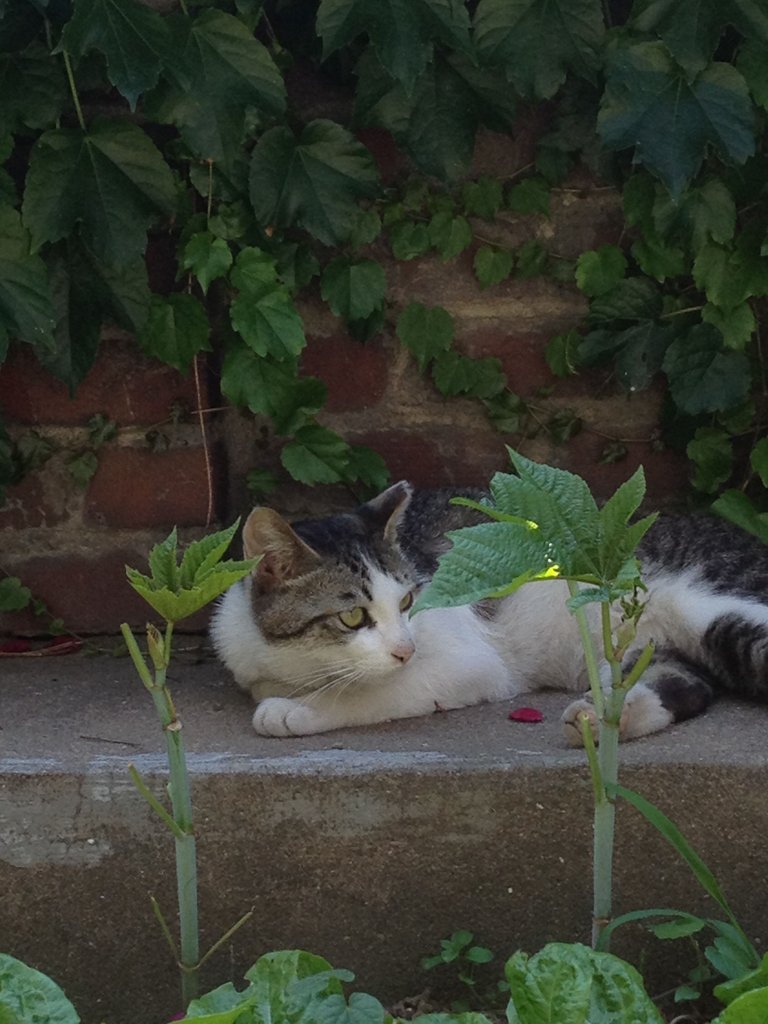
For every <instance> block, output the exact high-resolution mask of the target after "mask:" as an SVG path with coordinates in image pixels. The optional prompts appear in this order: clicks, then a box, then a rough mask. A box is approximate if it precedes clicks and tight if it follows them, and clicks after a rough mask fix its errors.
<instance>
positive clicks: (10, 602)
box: [0, 576, 32, 612]
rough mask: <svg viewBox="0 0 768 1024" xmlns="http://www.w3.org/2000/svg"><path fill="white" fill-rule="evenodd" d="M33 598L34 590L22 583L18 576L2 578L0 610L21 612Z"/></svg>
mask: <svg viewBox="0 0 768 1024" xmlns="http://www.w3.org/2000/svg"><path fill="white" fill-rule="evenodd" d="M31 600H32V591H31V590H30V589H29V587H25V586H23V585H22V582H21V580H20V579H19V577H18V576H4V577H3V578H2V579H0V612H20V611H21V610H22V609H24V608H26V607H28V605H29V602H30V601H31Z"/></svg>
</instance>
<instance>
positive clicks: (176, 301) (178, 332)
mask: <svg viewBox="0 0 768 1024" xmlns="http://www.w3.org/2000/svg"><path fill="white" fill-rule="evenodd" d="M209 330H210V328H209V325H208V317H207V316H206V314H205V310H204V309H203V307H202V306H201V305H200V303H199V301H198V300H197V299H196V298H195V297H194V295H169V296H168V298H167V299H165V298H162V297H161V296H159V295H153V296H152V304H151V306H150V309H149V316H148V318H147V322H146V324H145V325H144V329H143V330H142V331H141V333H140V334H139V338H138V340H139V344H140V345H141V347H142V348H143V349H144V351H145V352H147V353H148V354H149V355H151V356H154V357H155V359H160V360H162V362H164V363H168V365H169V366H175V367H176V369H177V370H181V372H182V373H188V372H189V369H190V367H191V365H192V360H193V359H194V358H195V356H196V355H197V353H198V352H210V351H211V346H210V344H209V342H208V334H209Z"/></svg>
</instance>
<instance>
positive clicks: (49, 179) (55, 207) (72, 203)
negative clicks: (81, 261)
mask: <svg viewBox="0 0 768 1024" xmlns="http://www.w3.org/2000/svg"><path fill="white" fill-rule="evenodd" d="M174 205H175V190H174V185H173V178H172V177H171V172H170V170H169V168H168V165H167V164H166V163H165V161H164V160H163V158H162V157H161V155H160V153H159V152H158V150H157V149H156V148H155V146H154V145H153V143H152V142H151V141H150V139H149V138H148V136H147V135H146V134H145V133H144V132H143V131H142V130H141V129H140V128H137V127H136V125H133V124H129V123H127V122H125V121H104V120H97V121H95V122H94V123H93V125H92V126H91V128H90V130H89V131H88V132H87V133H86V132H82V131H80V130H79V129H76V128H62V129H58V130H54V131H50V132H46V133H45V134H44V135H42V136H41V137H40V138H39V139H38V141H37V143H36V144H35V146H34V148H33V150H32V156H31V159H30V167H29V173H28V175H27V187H26V191H25V193H24V206H23V214H24V222H25V224H26V226H27V227H28V228H29V231H30V233H31V236H32V245H33V248H34V249H39V248H40V246H41V245H43V244H44V243H45V242H56V241H58V240H59V239H60V238H64V237H65V236H66V235H69V234H70V233H71V232H72V231H73V230H74V228H75V226H76V225H77V224H80V227H81V231H82V232H83V236H84V239H85V241H86V244H88V245H89V247H90V248H92V249H93V251H94V253H95V254H96V255H97V256H98V257H99V259H103V260H105V261H106V262H107V263H108V264H110V265H114V266H120V265H125V264H127V263H130V262H131V259H132V258H133V257H134V256H135V255H136V254H138V253H141V252H143V251H144V248H145V246H146V234H147V228H148V226H149V224H150V223H151V222H152V221H153V220H155V219H156V218H157V217H158V215H159V214H161V213H165V214H169V213H171V212H172V210H173V208H174Z"/></svg>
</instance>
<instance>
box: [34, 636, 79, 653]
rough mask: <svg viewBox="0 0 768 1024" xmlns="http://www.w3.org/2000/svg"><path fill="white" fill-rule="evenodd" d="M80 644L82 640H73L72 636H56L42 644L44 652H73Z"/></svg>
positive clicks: (77, 649)
mask: <svg viewBox="0 0 768 1024" xmlns="http://www.w3.org/2000/svg"><path fill="white" fill-rule="evenodd" d="M82 646H83V641H82V640H75V638H74V637H72V636H57V637H54V638H53V640H49V641H48V643H47V644H44V645H43V652H44V653H45V654H74V653H75V651H79V650H80V648H81V647H82Z"/></svg>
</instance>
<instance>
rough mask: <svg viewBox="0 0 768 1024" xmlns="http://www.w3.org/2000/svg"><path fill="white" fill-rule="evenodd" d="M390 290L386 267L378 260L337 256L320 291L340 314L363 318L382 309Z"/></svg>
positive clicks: (329, 265) (351, 317) (354, 318)
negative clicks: (387, 292)
mask: <svg viewBox="0 0 768 1024" xmlns="http://www.w3.org/2000/svg"><path fill="white" fill-rule="evenodd" d="M386 291H387V278H386V275H385V273H384V269H383V268H382V266H381V264H380V263H377V262H376V261H375V260H352V259H350V258H349V257H347V256H337V257H336V258H335V259H333V260H331V262H330V263H329V264H328V265H327V266H326V268H325V270H324V271H323V275H322V278H321V281H320V294H321V295H322V297H323V298H324V299H325V301H326V302H327V303H328V305H329V306H330V307H331V310H332V311H333V312H334V313H335V314H336V316H343V317H344V319H345V320H362V319H365V318H366V317H368V316H370V315H371V313H373V312H374V310H377V309H381V307H382V306H383V304H384V297H385V295H386Z"/></svg>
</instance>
